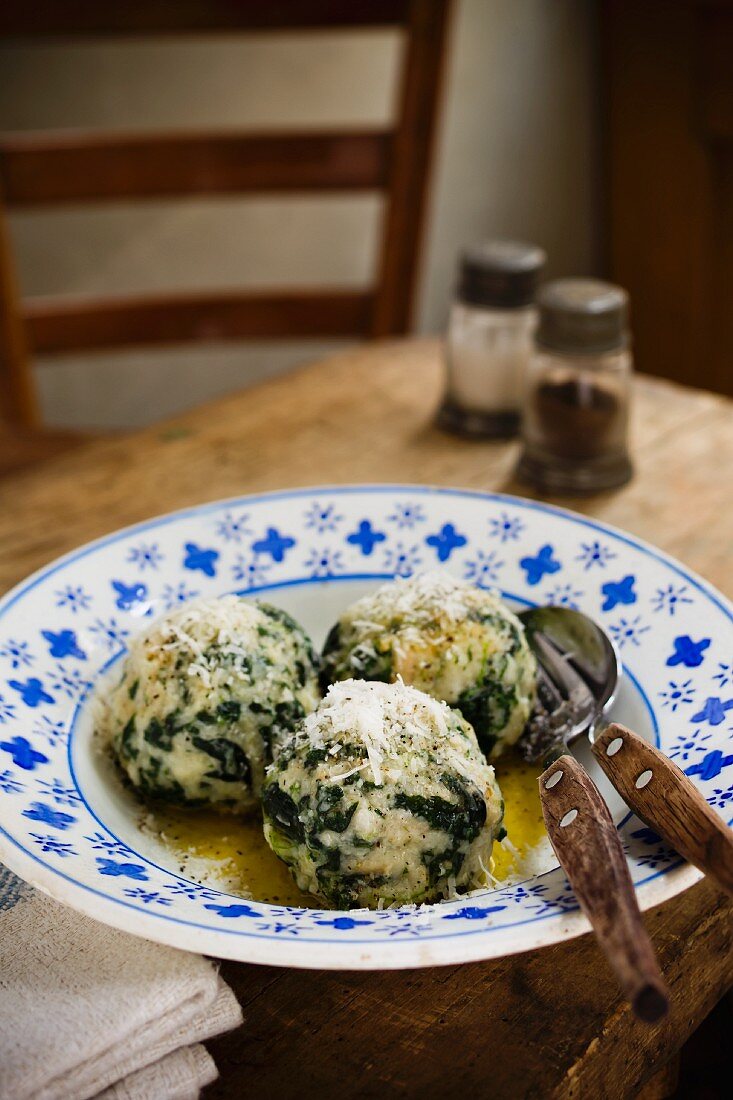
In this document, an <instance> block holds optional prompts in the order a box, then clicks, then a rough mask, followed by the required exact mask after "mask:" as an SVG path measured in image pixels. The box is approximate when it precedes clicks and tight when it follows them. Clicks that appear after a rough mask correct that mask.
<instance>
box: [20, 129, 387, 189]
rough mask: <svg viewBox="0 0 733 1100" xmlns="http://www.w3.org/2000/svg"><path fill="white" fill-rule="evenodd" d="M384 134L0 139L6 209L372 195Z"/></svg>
mask: <svg viewBox="0 0 733 1100" xmlns="http://www.w3.org/2000/svg"><path fill="white" fill-rule="evenodd" d="M390 150H391V135H390V134H389V133H388V132H385V131H382V130H365V131H343V132H332V133H328V132H326V133H282V134H270V133H267V134H266V133H261V134H256V133H253V134H235V133H219V134H211V133H206V134H176V133H164V134H156V133H150V134H113V135H110V134H97V133H67V134H55V133H31V134H23V135H21V134H17V135H16V134H7V133H6V134H2V135H0V180H2V187H3V193H4V198H5V202H6V203H7V205H8V206H16V207H18V206H39V205H43V204H46V203H59V202H79V201H84V200H92V201H103V200H109V199H129V198H143V197H162V196H174V195H212V194H222V193H231V192H268V191H274V192H285V191H288V192H297V191H353V190H379V189H383V188H385V187H386V184H387V180H388V178H389V167H390Z"/></svg>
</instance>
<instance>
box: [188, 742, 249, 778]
mask: <svg viewBox="0 0 733 1100" xmlns="http://www.w3.org/2000/svg"><path fill="white" fill-rule="evenodd" d="M191 742H192V744H193V745H194V747H195V748H197V749H198V750H199V751H200V752H204V753H206V755H207V756H211V757H212V758H213V759H214V760H216V761H217V762H218V764H219V767H217V768H214V769H212V771H208V772H206V773H205V774H206V775H207V776H208V777H209V778H210V779H221V780H223V781H224V782H226V783H234V782H242V783H249V780H250V766H249V760H248V759H247V757H246V755H245V753H244V750H243V749H242V748H241V747H240V746H239V745H236V744H235V743H234V742H233V741H228V740H227V739H226V738H225V737H212V738H210V739H209V738H207V737H196V736H195V735H194V736H193V737H192V738H191Z"/></svg>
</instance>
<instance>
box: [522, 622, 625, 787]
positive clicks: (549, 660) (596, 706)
mask: <svg viewBox="0 0 733 1100" xmlns="http://www.w3.org/2000/svg"><path fill="white" fill-rule="evenodd" d="M519 618H520V619H521V621H522V623H523V624H524V629H525V632H526V634H527V641H528V642H529V644H530V646H531V648H532V649H533V651H534V653H535V656H536V657H537V662H538V670H537V694H538V705H537V707H536V709H535V712H534V714H533V715H532V717H531V719H530V721H529V723H528V725H527V729H526V731H525V733H524V734H523V736H522V739H521V741H520V742H519V749H520V751H521V752H522V755H523V756H524V757H525V758H526V759H527V760H532V761H534V760H539V759H542V760H543V761H544V763H545V767H548V766H549V764H550V763H551V762H552V761H553V760H556V759H558V757H559V756H562V755H564V754H565V753H566V752H567V747H568V745H570V744H571V743H572V742H573V741H575V740H577V738H578V737H582V736H583V734H586V733H587V734H589V735H591V736H592V734H593V731H594V729H595V726H596V723H597V722H598V720H599V719H600V717H601V715H602V714H603V712H604V710H606V708H607V707H609V706H610V705H611V703H612V702H613V699H614V697H615V695H616V687H617V685H618V681H619V675H620V671H621V661H620V659H619V656H618V653H617V652H616V649H615V647H614V645H613V643H612V642H611V639H610V638H609V637H608V635H607V634H606V633H605V631H604V630H602V629H601V627H600V626H598V624H597V623H595V622H594V621H593V620H592V619H589V618H588V616H587V615H583V614H582V612H580V611H574V610H572V609H571V608H568V607H531V608H528V609H527V610H526V611H522V612H520V615H519Z"/></svg>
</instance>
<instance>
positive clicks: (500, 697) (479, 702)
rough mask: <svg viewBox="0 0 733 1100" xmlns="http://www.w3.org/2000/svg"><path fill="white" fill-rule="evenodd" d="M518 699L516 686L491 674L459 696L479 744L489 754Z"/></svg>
mask: <svg viewBox="0 0 733 1100" xmlns="http://www.w3.org/2000/svg"><path fill="white" fill-rule="evenodd" d="M516 699H517V692H516V688H514V687H504V685H503V684H502V683H500V681H499V680H495V679H493V677H487V678H486V679H485V680H483V682H481V683H479V684H476V685H475V686H474V687H471V688H468V689H467V690H466V691H464V692H463V694H462V695H460V696H459V697H458V699H457V700H456V703H455V705H456V707H457V708H458V710H460V712H461V714H462V715H463V717H464V718H465V719H466V721H467V722H470V723H471V725H472V726H473V728H474V730H475V731H476V737H477V738H478V742H479V745H480V746H481V748H482V749H483V751H484V752H485V753H486V754H487V755H488V753H490V752H491V750H492V748H493V747H494V745H495V744H496V741H497V737H498V735H499V734H500V733H501V731H502V730H503V729H504V728H505V727H506V725H507V724H508V722H509V719H510V718H511V713H512V708H513V707H514V705H515V703H516Z"/></svg>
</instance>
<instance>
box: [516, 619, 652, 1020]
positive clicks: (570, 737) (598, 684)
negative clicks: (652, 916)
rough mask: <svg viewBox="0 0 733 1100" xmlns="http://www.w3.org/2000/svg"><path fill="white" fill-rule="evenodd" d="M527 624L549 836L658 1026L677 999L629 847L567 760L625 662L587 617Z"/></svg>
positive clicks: (633, 992) (533, 741) (531, 749)
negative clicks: (648, 925)
mask: <svg viewBox="0 0 733 1100" xmlns="http://www.w3.org/2000/svg"><path fill="white" fill-rule="evenodd" d="M520 619H521V620H522V622H523V623H524V626H525V629H526V631H527V640H528V641H529V644H530V646H531V647H532V649H533V651H534V653H535V655H536V657H537V660H538V708H537V711H536V712H535V715H534V716H533V718H532V720H531V721H530V723H529V727H528V731H527V734H526V735H525V738H526V740H525V739H524V738H523V745H522V746H521V747H522V748H523V750H524V752H525V755H527V756H528V758H530V759H538V758H539V759H544V761H545V763H546V769H545V771H544V772H543V773H542V775H541V776H540V778H539V787H540V799H541V802H542V813H543V816H544V819H545V826H546V828H547V833H548V835H549V837H550V841H551V843H552V847H553V848H554V850H555V855H556V856H557V858H558V860H559V862H560V865H561V867H562V868H563V870H564V871H565V874H566V875H567V877H568V879H569V881H570V884H571V886H572V887H573V890H574V891H575V896H576V897H577V899H578V902H579V903H580V906H581V908H582V910H583V912H584V913H585V915H586V917H587V918H588V920H589V921H590V923H591V925H592V926H593V929H594V931H595V934H596V937H597V938H598V942H599V944H600V946H601V947H602V949H603V951H604V952H605V954H606V957H607V959H608V961H609V963H610V964H611V967H612V968H613V970H614V972H615V973H616V976H617V978H618V980H619V983H620V985H621V988H622V989H623V991H624V993H625V994H626V996H627V998H628V1000H629V1001H630V1003H631V1005H632V1007H633V1010H634V1012H635V1013H636V1015H637V1016H638V1017H639V1018H640V1019H642V1020H645V1021H646V1022H648V1023H654V1022H656V1021H657V1020H659V1019H661V1018H662V1017H663V1016H664V1015H665V1013H666V1012H667V1010H668V1007H669V996H668V992H667V988H666V986H665V983H664V979H663V978H662V975H661V972H660V970H659V966H658V964H657V960H656V956H655V954H654V948H653V947H652V943H651V940H650V939H649V936H648V934H647V931H646V929H645V927H644V923H643V921H642V918H641V913H640V912H639V906H638V904H637V901H636V894H635V892H634V886H633V883H632V881H631V875H630V874H629V869H628V865H627V863H626V858H625V856H624V852H623V848H622V847H621V840H620V838H619V835H618V832H617V830H616V826H615V825H614V822H613V818H612V817H611V814H610V813H609V810H608V807H607V806H606V803H605V802H604V800H603V798H602V797H601V795H600V793H599V791H598V788H597V787H596V785H595V783H594V782H593V780H592V779H591V778H590V776H589V775H588V773H587V772H586V771H585V769H584V768H583V767H582V766H581V765H580V764H579V763H578V762H577V760H575V758H574V757H573V756H571V755H570V754H569V752H568V745H569V744H570V742H571V741H574V740H576V739H577V738H578V737H580V736H581V735H582V734H583V733H586V732H588V731H589V730H591V729H592V728H593V727H594V726H595V723H596V722H597V721H598V719H599V717H600V716H601V714H602V713H603V710H604V707H606V706H607V705H608V703H609V701H610V700H611V699H612V698H613V695H614V693H615V690H616V684H617V682H618V671H619V662H618V658H617V656H616V653H615V650H614V649H613V646H612V645H611V644H610V642H609V641H608V639H607V638H606V636H605V635H604V633H603V631H602V630H601V629H600V628H599V627H597V626H596V624H595V623H593V622H592V620H590V619H588V618H587V617H586V616H585V615H581V614H580V612H574V611H571V610H569V609H568V608H554V607H545V608H536V609H534V608H533V609H531V610H528V611H524V612H522V613H521V614H520ZM581 669H582V670H583V673H584V675H581V672H580V670H581Z"/></svg>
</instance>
